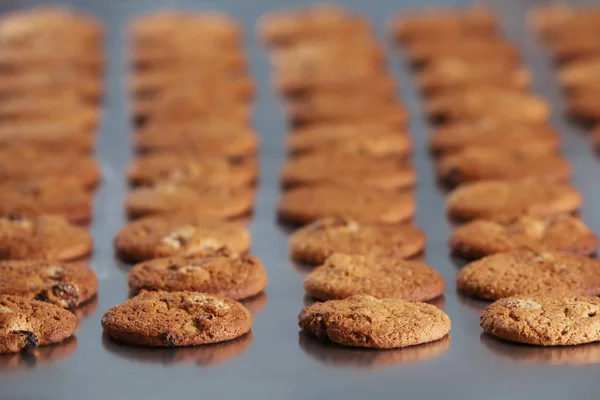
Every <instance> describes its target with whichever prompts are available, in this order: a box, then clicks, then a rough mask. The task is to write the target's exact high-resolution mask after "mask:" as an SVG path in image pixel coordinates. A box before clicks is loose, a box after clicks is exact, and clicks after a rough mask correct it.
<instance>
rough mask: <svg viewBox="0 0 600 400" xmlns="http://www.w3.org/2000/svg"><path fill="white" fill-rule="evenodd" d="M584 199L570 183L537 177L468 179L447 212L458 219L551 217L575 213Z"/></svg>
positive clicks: (454, 194) (451, 197)
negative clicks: (498, 179) (531, 179)
mask: <svg viewBox="0 0 600 400" xmlns="http://www.w3.org/2000/svg"><path fill="white" fill-rule="evenodd" d="M581 203H582V199H581V195H580V194H579V192H577V190H575V189H574V188H572V187H570V186H565V185H559V184H554V183H545V182H535V181H521V182H509V181H481V182H474V183H465V184H462V185H460V186H459V187H457V188H456V189H454V191H452V192H451V193H450V195H449V196H448V199H447V209H448V215H449V216H450V217H451V218H452V219H455V220H458V221H469V220H473V219H487V220H495V221H506V220H510V219H513V218H516V217H520V216H531V217H542V218H546V217H551V216H553V215H557V214H562V213H572V212H575V211H577V210H579V208H580V207H581Z"/></svg>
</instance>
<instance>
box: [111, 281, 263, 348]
mask: <svg viewBox="0 0 600 400" xmlns="http://www.w3.org/2000/svg"><path fill="white" fill-rule="evenodd" d="M251 326H252V316H251V314H250V311H248V310H247V309H246V308H245V307H244V306H243V305H241V304H240V303H238V302H236V301H233V300H229V299H225V298H223V297H220V296H214V295H209V294H205V293H196V292H163V291H157V292H148V291H143V292H141V293H140V294H139V295H137V296H136V297H134V298H132V299H130V300H127V301H126V302H125V303H123V304H120V305H118V306H115V307H113V308H111V309H110V310H108V312H107V313H106V314H104V316H103V317H102V327H103V328H104V331H105V332H106V333H108V334H109V335H110V336H111V337H113V338H114V339H116V340H119V341H122V342H126V343H130V344H136V345H145V346H160V347H175V346H192V345H200V344H208V343H218V342H223V341H226V340H231V339H235V338H236V337H239V336H241V335H243V334H245V333H247V332H249V331H250V328H251Z"/></svg>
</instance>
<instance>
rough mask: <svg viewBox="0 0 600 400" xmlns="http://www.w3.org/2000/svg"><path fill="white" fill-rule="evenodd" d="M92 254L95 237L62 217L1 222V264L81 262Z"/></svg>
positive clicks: (18, 218)
mask: <svg viewBox="0 0 600 400" xmlns="http://www.w3.org/2000/svg"><path fill="white" fill-rule="evenodd" d="M91 251H92V237H91V236H90V234H89V233H88V232H87V231H86V230H85V229H83V228H80V227H77V226H73V225H71V224H70V223H68V222H67V221H66V220H65V219H64V218H62V217H59V216H48V215H44V216H40V217H36V218H26V217H12V218H11V217H8V218H0V260H57V261H69V260H75V259H78V258H81V257H83V256H86V255H88V254H90V252H91Z"/></svg>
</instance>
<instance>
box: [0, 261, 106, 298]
mask: <svg viewBox="0 0 600 400" xmlns="http://www.w3.org/2000/svg"><path fill="white" fill-rule="evenodd" d="M97 290H98V279H97V278H96V274H95V273H94V271H93V270H92V269H91V268H89V267H87V266H85V265H81V264H72V263H65V262H57V261H45V260H30V261H1V262H0V294H1V295H8V294H9V295H14V296H19V297H23V298H26V299H28V300H33V299H35V300H40V301H44V302H47V303H52V304H55V305H57V306H59V307H63V308H73V307H78V306H79V305H81V304H83V303H85V302H87V301H88V300H90V299H91V298H92V297H94V296H95V295H96V291H97Z"/></svg>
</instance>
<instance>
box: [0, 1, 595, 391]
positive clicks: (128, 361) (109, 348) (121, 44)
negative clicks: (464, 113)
mask: <svg viewBox="0 0 600 400" xmlns="http://www.w3.org/2000/svg"><path fill="white" fill-rule="evenodd" d="M67 3H69V4H73V5H75V6H76V7H77V8H79V9H81V10H86V11H90V12H93V13H95V14H96V15H97V16H98V17H99V18H101V19H102V20H103V21H104V22H105V24H106V27H107V32H108V40H107V54H108V55H109V67H108V70H107V77H106V85H107V87H108V97H107V99H106V107H105V113H104V118H103V124H102V130H101V132H100V135H99V142H98V146H97V157H98V159H99V160H100V162H101V163H102V168H103V173H104V184H103V185H102V187H101V189H100V190H99V191H98V192H97V196H96V201H95V217H94V225H93V228H92V231H93V233H94V236H95V246H96V251H95V254H94V258H93V268H94V269H95V270H96V272H97V274H98V276H99V278H100V293H99V298H98V301H97V304H96V305H95V307H96V308H95V309H94V306H92V309H91V310H90V312H91V315H90V316H88V317H87V318H85V319H84V320H83V321H82V323H81V328H80V330H79V331H78V332H77V342H76V343H74V342H70V343H68V344H67V345H62V346H57V347H53V348H50V349H47V350H43V351H42V349H40V350H39V352H38V356H37V358H36V357H33V356H30V357H23V356H20V355H18V356H1V357H0V399H59V398H60V399H90V400H92V399H137V398H139V399H148V400H149V399H164V398H171V397H175V396H177V398H182V399H191V398H201V399H213V398H219V399H220V398H247V399H260V398H264V397H269V398H286V399H288V398H289V399H296V398H298V399H300V398H302V399H304V398H334V397H340V398H342V397H343V398H345V399H354V398H356V399H364V398H384V397H386V398H387V397H395V398H417V397H418V398H449V399H479V400H484V399H506V398H513V399H522V398H523V399H524V398H527V399H531V398H540V399H564V398H567V397H570V398H577V399H587V398H589V399H592V398H598V397H599V395H598V392H597V390H596V388H597V386H598V384H597V377H598V373H599V372H600V368H598V366H597V364H595V363H596V362H599V361H600V345H588V346H581V347H577V348H560V349H540V348H534V347H524V346H516V345H511V344H507V343H503V342H499V341H495V340H493V339H491V338H488V337H487V336H484V335H481V331H480V328H479V311H480V310H481V309H482V307H484V306H485V303H481V302H475V301H472V300H469V299H466V298H464V297H461V296H459V295H457V293H456V292H455V288H454V279H455V275H456V272H457V268H458V264H456V263H455V262H453V261H452V260H451V259H450V258H449V257H448V247H447V243H446V241H447V238H448V234H449V232H450V230H449V225H448V223H447V221H446V218H445V216H444V200H443V194H442V192H441V191H440V190H439V189H438V187H437V185H436V183H435V179H434V174H433V170H432V163H431V160H430V158H429V155H428V152H427V148H426V140H427V134H428V131H429V128H428V127H427V125H426V123H425V121H424V120H423V119H422V116H421V115H420V105H419V100H418V96H417V94H416V92H415V90H414V87H413V86H412V83H411V81H410V75H409V73H408V71H407V70H406V69H404V68H403V66H402V64H401V61H400V60H399V58H398V57H395V56H394V55H395V54H396V52H395V51H393V52H390V55H391V57H390V58H391V62H390V66H391V68H392V70H393V73H394V74H395V75H396V76H397V77H398V79H399V80H400V82H401V86H402V88H401V91H402V98H403V100H404V101H405V102H406V103H407V104H408V106H409V107H410V110H411V112H412V115H413V117H414V118H413V122H412V125H411V132H412V135H413V137H414V139H415V142H416V151H415V155H414V162H415V165H416V167H417V168H418V170H419V178H420V181H419V186H418V193H417V197H418V213H417V218H416V220H417V224H418V225H419V226H421V227H422V228H424V229H425V231H426V233H427V235H428V243H427V252H426V255H427V263H428V264H430V265H432V266H433V267H435V268H437V269H438V270H439V271H440V272H441V273H442V274H443V275H444V277H445V278H446V280H447V283H448V288H447V290H446V293H445V303H446V305H445V311H446V312H447V313H448V314H449V315H450V317H451V319H452V323H453V329H452V333H451V343H450V342H449V341H446V342H442V343H437V344H433V345H427V346H423V347H415V348H410V349H405V350H397V351H387V352H375V351H363V350H353V349H343V348H340V347H336V346H329V345H325V344H323V343H320V342H318V341H316V340H313V339H312V338H307V337H305V336H303V335H299V333H298V328H297V324H296V317H297V314H298V312H299V311H300V309H301V308H302V306H303V300H304V299H303V297H304V294H303V290H302V277H303V276H304V274H305V273H306V271H305V270H302V269H298V268H295V267H294V266H293V265H292V264H291V263H290V261H289V259H288V254H287V244H286V236H285V230H284V229H283V228H281V227H279V226H278V225H277V224H276V222H275V215H274V208H275V205H276V202H277V200H278V197H279V188H278V182H277V175H278V170H279V168H280V166H281V165H282V163H283V162H284V159H285V155H284V152H283V141H284V138H285V135H286V126H285V121H284V119H283V113H282V107H281V104H280V103H279V102H278V100H277V98H276V97H275V95H274V94H273V92H272V91H271V88H270V87H269V84H268V78H269V68H268V67H269V66H268V62H267V58H266V53H265V51H264V49H262V48H261V47H260V45H259V44H258V43H257V41H256V38H255V36H254V34H253V32H254V25H255V22H256V20H257V18H258V17H259V16H260V15H262V14H263V13H265V12H266V11H268V10H273V9H280V8H285V7H286V6H290V5H297V6H300V5H304V4H310V3H312V2H310V1H291V0H290V1H283V0H282V1H266V0H245V1H243V0H237V1H235V0H224V1H219V2H207V1H205V2H201V1H191V0H187V1H184V0H182V1H172V2H159V1H141V0H139V1H131V0H129V1H128V0H123V1H119V0H105V1H94V2H91V1H90V2H88V1H70V2H67ZM341 3H342V4H344V5H346V6H348V7H349V8H352V9H354V10H357V11H363V12H365V13H367V14H368V15H369V16H370V17H371V18H372V19H373V21H374V22H375V24H376V26H377V29H378V33H379V34H380V35H382V38H383V35H384V30H385V23H386V21H388V20H389V18H390V16H392V15H393V14H394V13H395V12H396V11H400V10H407V9H412V8H424V7H430V6H433V5H436V4H437V5H441V4H446V5H452V6H454V5H455V6H460V5H463V4H464V3H465V2H461V1H454V2H452V1H442V0H439V1H427V2H417V1H414V2H410V1H390V0H386V1H382V0H373V1H369V2H367V1H360V0H355V1H344V2H341ZM492 3H493V5H494V7H496V8H497V10H498V12H499V14H500V16H501V17H502V20H503V23H504V25H505V28H506V31H507V35H508V36H509V37H510V38H511V39H512V40H514V41H515V43H516V44H518V45H519V46H521V47H522V49H523V50H524V51H525V61H526V63H527V64H529V65H530V66H531V67H532V68H533V70H534V72H535V91H537V92H539V93H540V94H543V95H544V96H546V97H548V98H549V99H550V100H551V101H552V102H553V104H554V106H555V109H556V111H555V115H554V123H555V125H556V127H557V128H559V130H560V132H561V135H562V136H563V138H564V154H566V156H567V157H568V158H569V160H570V161H571V162H572V163H573V166H574V168H575V178H574V183H575V185H576V186H577V187H578V188H579V189H581V191H582V192H583V194H584V197H585V201H586V203H585V207H584V210H583V216H584V219H585V220H586V222H587V223H588V224H590V225H591V226H592V227H593V228H594V229H595V231H596V232H598V231H600V215H599V213H598V212H597V210H594V207H595V205H596V204H598V202H599V201H600V180H599V179H597V176H598V172H600V167H599V165H598V161H597V159H596V157H595V156H594V154H593V152H592V149H591V147H590V144H589V142H588V141H587V140H586V138H585V137H584V136H583V134H582V132H583V131H580V130H577V129H575V128H574V127H573V126H572V125H569V124H568V123H567V122H566V121H564V119H563V118H562V116H561V115H562V113H561V110H562V103H561V102H560V100H559V99H560V96H559V93H558V91H557V88H556V85H555V83H554V78H553V71H552V67H551V65H550V63H549V61H548V59H547V57H546V56H545V54H544V53H543V51H542V48H541V46H540V45H539V43H537V42H536V41H535V40H534V38H533V37H532V36H531V35H530V34H529V32H527V30H526V29H525V27H524V21H523V18H524V14H525V12H526V10H527V9H528V8H529V7H530V6H531V5H533V4H534V2H531V1H517V0H505V1H501V0H496V1H494V2H492ZM33 4H39V2H27V1H26V2H18V7H26V6H28V5H33ZM164 6H176V7H184V8H195V9H215V10H225V11H228V12H229V13H231V14H232V15H233V16H234V17H237V18H238V19H239V20H240V21H242V22H243V24H244V26H245V28H246V31H247V49H248V52H249V54H250V57H251V63H252V72H253V75H254V77H255V78H256V80H257V82H258V84H259V86H260V91H259V94H258V98H257V100H256V114H255V127H256V130H257V131H258V132H259V133H260V135H261V137H262V146H261V184H260V190H259V195H258V199H257V205H256V211H255V216H254V220H253V224H252V226H251V230H252V235H253V239H254V245H253V251H254V253H255V254H256V255H257V256H258V257H260V258H261V259H262V261H263V262H264V264H265V266H266V268H267V270H268V273H269V279H270V285H269V288H268V290H267V292H266V295H267V302H266V306H265V307H264V308H263V309H262V310H261V311H260V312H258V313H257V314H255V323H254V328H253V336H252V338H246V339H245V340H242V341H236V342H233V343H228V344H223V345H220V346H211V347H202V348H195V349H180V350H169V349H165V350H150V349H136V348H131V347H126V346H122V345H118V344H116V343H114V342H112V341H110V340H107V339H106V338H103V336H102V329H101V327H100V317H101V315H102V314H103V313H104V312H105V311H106V310H107V309H108V308H109V307H111V306H113V305H115V304H117V303H119V302H121V301H123V300H125V299H126V297H127V287H126V284H125V280H124V277H125V274H126V271H127V266H123V265H121V264H120V263H119V262H118V261H116V260H115V259H114V257H113V249H112V238H113V236H114V235H115V233H116V232H117V231H118V229H119V228H120V227H121V226H122V225H123V223H124V216H123V207H122V200H123V196H124V194H125V193H126V191H127V187H126V184H125V180H124V167H125V165H126V163H127V161H128V160H129V159H130V157H131V154H130V136H131V134H130V127H129V125H128V119H127V116H128V112H127V102H126V93H125V87H124V79H125V73H126V65H125V55H126V52H127V44H126V37H125V23H126V22H127V21H128V20H129V19H130V18H131V17H133V16H135V15H137V14H139V13H140V12H143V11H148V10H153V9H156V8H158V7H164ZM0 7H2V8H3V9H4V10H8V9H11V8H14V7H17V2H12V3H11V2H6V1H5V2H3V3H1V5H0ZM263 300H264V299H263ZM75 345H76V348H75V349H74V351H72V352H70V353H69V352H68V349H69V348H71V349H72V348H73V347H75ZM69 346H71V347H69ZM63 353H68V354H63ZM219 360H220V361H219ZM556 364H560V365H556ZM567 364H569V365H567ZM581 364H583V365H581ZM586 364H587V365H586Z"/></svg>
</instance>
